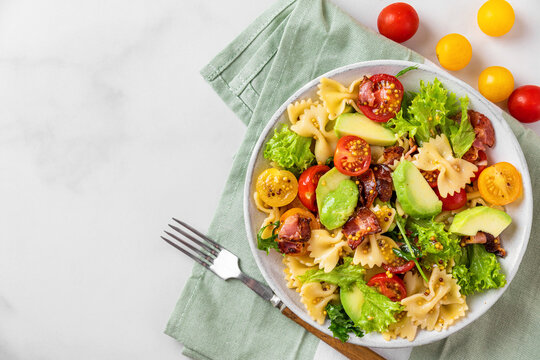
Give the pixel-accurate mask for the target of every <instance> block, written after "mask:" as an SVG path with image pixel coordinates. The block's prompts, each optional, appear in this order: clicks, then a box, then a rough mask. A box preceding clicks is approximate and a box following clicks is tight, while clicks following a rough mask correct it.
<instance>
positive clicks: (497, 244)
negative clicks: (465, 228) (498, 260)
mask: <svg viewBox="0 0 540 360" xmlns="http://www.w3.org/2000/svg"><path fill="white" fill-rule="evenodd" d="M465 244H467V245H469V244H484V246H485V247H486V251H487V252H490V253H494V254H495V255H497V256H500V257H505V256H506V250H504V248H503V247H502V245H501V239H500V238H499V237H494V236H493V235H491V234H488V233H486V232H483V231H479V232H477V233H476V235H475V236H470V237H469V238H467V239H466V240H465Z"/></svg>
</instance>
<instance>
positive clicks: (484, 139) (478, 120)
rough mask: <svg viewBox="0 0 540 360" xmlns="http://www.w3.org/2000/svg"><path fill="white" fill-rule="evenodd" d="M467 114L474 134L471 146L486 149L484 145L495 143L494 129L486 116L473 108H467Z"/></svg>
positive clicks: (489, 145)
mask: <svg viewBox="0 0 540 360" xmlns="http://www.w3.org/2000/svg"><path fill="white" fill-rule="evenodd" d="M467 115H468V116H469V121H470V122H471V125H472V126H473V128H474V133H475V134H476V138H475V139H474V142H473V146H474V147H475V148H477V149H478V150H486V146H488V147H492V146H493V145H495V130H494V129H493V125H492V124H491V121H490V120H489V119H488V118H487V116H485V115H484V114H481V113H479V112H478V111H474V110H468V111H467Z"/></svg>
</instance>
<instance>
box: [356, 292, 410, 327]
mask: <svg viewBox="0 0 540 360" xmlns="http://www.w3.org/2000/svg"><path fill="white" fill-rule="evenodd" d="M357 286H358V287H359V289H360V291H362V293H363V295H364V296H363V298H364V302H363V304H362V311H361V313H360V318H359V319H355V320H356V322H355V325H356V326H358V327H359V328H360V329H362V330H363V331H364V332H365V333H370V332H373V331H377V332H384V331H386V330H387V329H388V326H389V325H390V324H393V323H395V322H396V321H397V320H396V314H398V313H400V312H401V311H403V307H402V306H401V304H400V303H399V302H398V301H396V302H394V301H392V300H390V299H389V298H387V297H386V296H384V295H383V294H381V293H379V292H378V291H377V290H375V289H374V288H372V287H370V286H367V285H366V284H357Z"/></svg>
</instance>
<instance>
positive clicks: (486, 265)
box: [452, 244, 506, 295]
mask: <svg viewBox="0 0 540 360" xmlns="http://www.w3.org/2000/svg"><path fill="white" fill-rule="evenodd" d="M455 260H456V265H455V266H454V268H453V269H452V275H453V277H454V278H455V279H456V280H457V282H458V285H459V286H461V293H462V294H464V295H468V294H472V293H475V292H483V291H485V290H488V289H496V288H500V287H503V286H504V285H506V276H505V275H504V274H503V273H502V272H501V264H499V261H498V260H497V257H496V256H495V254H492V253H489V252H487V251H486V249H485V247H484V245H482V244H473V245H468V246H467V247H466V248H463V249H462V253H461V254H460V255H459V256H458V257H456V259H455Z"/></svg>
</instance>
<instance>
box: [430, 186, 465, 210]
mask: <svg viewBox="0 0 540 360" xmlns="http://www.w3.org/2000/svg"><path fill="white" fill-rule="evenodd" d="M433 190H435V194H437V196H438V197H439V200H441V201H442V209H443V210H457V209H459V208H462V207H463V206H465V204H467V192H466V191H465V189H461V191H460V192H455V193H454V195H448V196H447V197H442V196H441V194H440V193H439V188H434V189H433Z"/></svg>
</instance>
